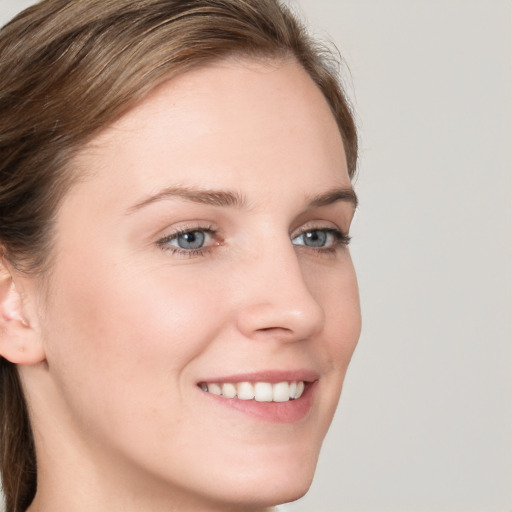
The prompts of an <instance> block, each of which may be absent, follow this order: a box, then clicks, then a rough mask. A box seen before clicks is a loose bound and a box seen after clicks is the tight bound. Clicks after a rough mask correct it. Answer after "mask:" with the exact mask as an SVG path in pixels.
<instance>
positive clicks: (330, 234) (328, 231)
mask: <svg viewBox="0 0 512 512" xmlns="http://www.w3.org/2000/svg"><path fill="white" fill-rule="evenodd" d="M349 242H350V237H349V236H348V235H345V234H344V233H342V232H341V231H339V230H337V229H333V228H323V229H308V230H306V231H303V232H302V233H300V234H299V235H297V236H296V237H295V238H293V239H292V243H293V244H295V245H303V246H305V247H311V248H312V249H335V248H336V247H337V246H340V245H348V244H349Z"/></svg>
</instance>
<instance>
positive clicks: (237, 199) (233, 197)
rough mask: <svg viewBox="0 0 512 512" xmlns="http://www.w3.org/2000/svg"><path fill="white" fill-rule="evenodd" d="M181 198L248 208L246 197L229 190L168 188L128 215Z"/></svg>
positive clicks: (131, 210)
mask: <svg viewBox="0 0 512 512" xmlns="http://www.w3.org/2000/svg"><path fill="white" fill-rule="evenodd" d="M174 198H180V199H185V200H186V201H191V202H193V203H199V204H207V205H210V206H221V207H224V208H226V207H232V208H238V209H243V208H245V207H246V206H247V201H246V200H245V198H244V196H242V195H241V194H239V193H238V192H231V191H228V190H205V189H199V188H190V187H168V188H165V189H164V190H162V191H161V192H158V194H155V195H153V196H150V197H148V198H146V199H144V200H143V201H141V202H140V203H137V204H135V205H134V206H132V207H130V208H129V209H128V213H132V212H134V211H136V210H140V209H141V208H143V207H144V206H147V205H149V204H152V203H157V202H158V201H163V200H164V199H174Z"/></svg>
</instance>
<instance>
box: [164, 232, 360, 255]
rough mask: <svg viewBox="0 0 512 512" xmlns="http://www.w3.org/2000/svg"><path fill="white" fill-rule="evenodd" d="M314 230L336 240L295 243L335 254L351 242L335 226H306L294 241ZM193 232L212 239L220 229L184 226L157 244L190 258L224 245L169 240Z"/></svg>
mask: <svg viewBox="0 0 512 512" xmlns="http://www.w3.org/2000/svg"><path fill="white" fill-rule="evenodd" d="M313 232H323V233H327V234H328V235H331V236H332V237H333V238H334V240H333V243H332V244H331V245H330V246H329V247H311V246H307V245H306V244H295V245H296V247H301V248H302V247H304V248H306V249H309V250H312V251H314V252H315V253H318V254H334V253H336V251H337V250H338V249H340V248H343V247H346V246H348V245H349V244H350V240H351V237H350V236H349V235H347V234H345V233H343V232H342V231H340V230H338V229H335V228H322V227H312V228H306V229H303V230H302V231H300V232H299V233H297V234H296V235H295V236H294V237H293V238H292V241H293V240H295V239H297V238H299V237H301V236H304V235H306V234H307V233H313ZM191 233H204V234H207V235H208V236H210V237H211V238H212V239H214V240H215V237H216V235H217V234H218V231H217V230H216V229H213V228H212V226H196V227H193V228H188V227H187V228H183V229H178V230H176V231H174V232H173V233H171V234H169V235H167V236H165V237H164V238H161V239H160V240H158V241H157V245H158V246H159V247H160V249H162V251H170V252H171V253H172V254H174V255H179V256H184V257H188V258H193V257H197V256H204V255H206V254H208V253H209V252H210V251H211V250H212V249H214V248H215V247H217V246H219V245H222V243H221V242H219V241H217V242H216V243H214V244H212V245H207V246H202V247H199V248H197V249H183V248H180V247H176V246H173V245H170V244H169V242H171V241H172V240H175V239H178V238H179V237H180V236H183V235H187V234H191Z"/></svg>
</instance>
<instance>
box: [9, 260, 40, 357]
mask: <svg viewBox="0 0 512 512" xmlns="http://www.w3.org/2000/svg"><path fill="white" fill-rule="evenodd" d="M0 355H1V356H2V357H4V358H5V359H7V360H8V361H10V362H11V363H15V364H20V365H33V364H37V363H40V362H42V361H44V359H45V354H44V349H43V344H42V342H41V339H40V337H39V335H38V333H37V331H36V330H35V329H34V328H33V326H32V325H31V323H30V321H29V320H28V319H27V317H26V316H25V315H24V308H23V300H22V294H21V293H20V291H19V289H18V287H17V286H16V284H15V282H14V279H13V277H12V275H11V273H10V272H9V270H8V267H7V265H6V264H5V263H4V261H2V260H0Z"/></svg>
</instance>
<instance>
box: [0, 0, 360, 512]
mask: <svg viewBox="0 0 512 512" xmlns="http://www.w3.org/2000/svg"><path fill="white" fill-rule="evenodd" d="M230 55H241V56H249V57H251V56H254V57H270V58H277V59H289V58H293V59H295V60H297V61H298V62H299V63H300V64H301V65H302V66H303V67H304V68H305V70H306V71H307V72H308V73H309V75H310V76H311V78H312V79H313V80H314V82H315V83H316V84H317V86H318V87H319V89H320V90H321V91H322V92H323V94H324V96H325V98H326V100H327V102H328V104H329V106H330V108H331V110H332V112H333V115H334V117H335V119H336V121H337V124H338V127H339V129H340V133H341V136H342V139H343V142H344V146H345V152H346V155H347V163H348V168H349V174H350V176H351V177H353V175H354V174H355V168H356V160H357V136H356V129H355V125H354V121H353V118H352V114H351V111H350V108H349V105H348V102H347V100H346V98H345V96H344V94H343V92H342V90H341V87H340V84H339V80H338V76H337V67H336V59H334V58H333V55H332V53H329V52H328V51H326V49H325V48H324V47H322V46H320V45H317V44H316V43H315V42H314V41H313V40H312V39H311V38H310V37H309V36H308V35H307V32H306V30H305V29H304V27H303V25H302V24H301V23H300V22H299V21H298V20H297V18H296V17H295V16H294V15H293V14H292V13H291V12H290V10H289V9H288V8H287V7H286V6H284V5H283V4H282V3H281V2H280V1H279V0H43V1H42V2H40V3H38V4H36V5H34V6H32V7H30V8H28V9H26V10H25V11H24V12H22V13H21V14H19V15H18V16H17V17H16V18H14V19H13V20H12V21H11V22H10V23H8V24H7V25H6V26H5V27H4V28H3V29H2V30H1V31H0V77H1V81H0V265H1V262H2V260H3V261H5V262H6V264H8V265H9V266H10V267H11V268H12V269H13V270H14V271H17V272H24V273H34V274H36V273H39V274H42V275H44V274H45V273H46V272H47V271H48V269H49V268H50V267H51V245H52V243H51V242H52V239H53V236H52V224H53V219H54V216H55V214H56V211H57V209H58V206H59V202H60V200H61V198H62V197H63V195H64V194H65V192H66V190H67V189H68V188H69V187H70V186H71V185H72V183H73V180H76V179H79V176H78V177H77V176H76V175H75V174H74V173H73V169H72V168H71V166H70V165H69V163H70V160H71V158H72V157H73V155H74V154H75V153H76V152H77V151H78V150H79V149H80V148H81V147H83V146H84V145H85V144H86V143H87V142H88V141H89V140H90V139H91V138H92V137H93V136H94V135H96V134H97V133H98V132H99V131H100V130H101V129H103V128H106V127H107V126H108V125H110V124H111V123H113V122H114V121H115V120H116V119H118V118H119V117H120V116H121V115H123V114H124V113H126V112H127V111H128V110H130V109H131V108H133V107H134V106H135V105H136V104H137V103H138V102H139V101H141V100H142V99H143V98H144V97H145V96H146V95H147V94H148V93H149V92H150V91H151V90H152V89H154V88H155V87H156V86H157V85H159V84H160V83H162V82H164V81H165V80H168V79H169V78H172V77H173V76H175V75H177V74H180V73H183V72H185V71H186V70H187V69H190V68H191V67H194V66H199V65H201V64H203V63H206V62H211V61H214V60H216V59H221V58H223V57H228V56H230ZM0 408H1V415H2V416H1V418H0V471H1V473H2V481H3V490H4V494H5V500H6V512H20V511H24V510H26V508H27V507H28V506H29V504H30V503H31V501H32V499H33V497H34V495H35V492H36V483H37V466H36V454H35V449H34V445H33V439H32V433H31V428H30V422H29V417H28V413H27V407H26V405H25V401H24V397H23V392H22V389H21V386H20V382H19V378H18V374H17V370H16V367H15V365H13V364H11V363H9V362H8V361H6V360H5V359H3V358H0Z"/></svg>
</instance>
